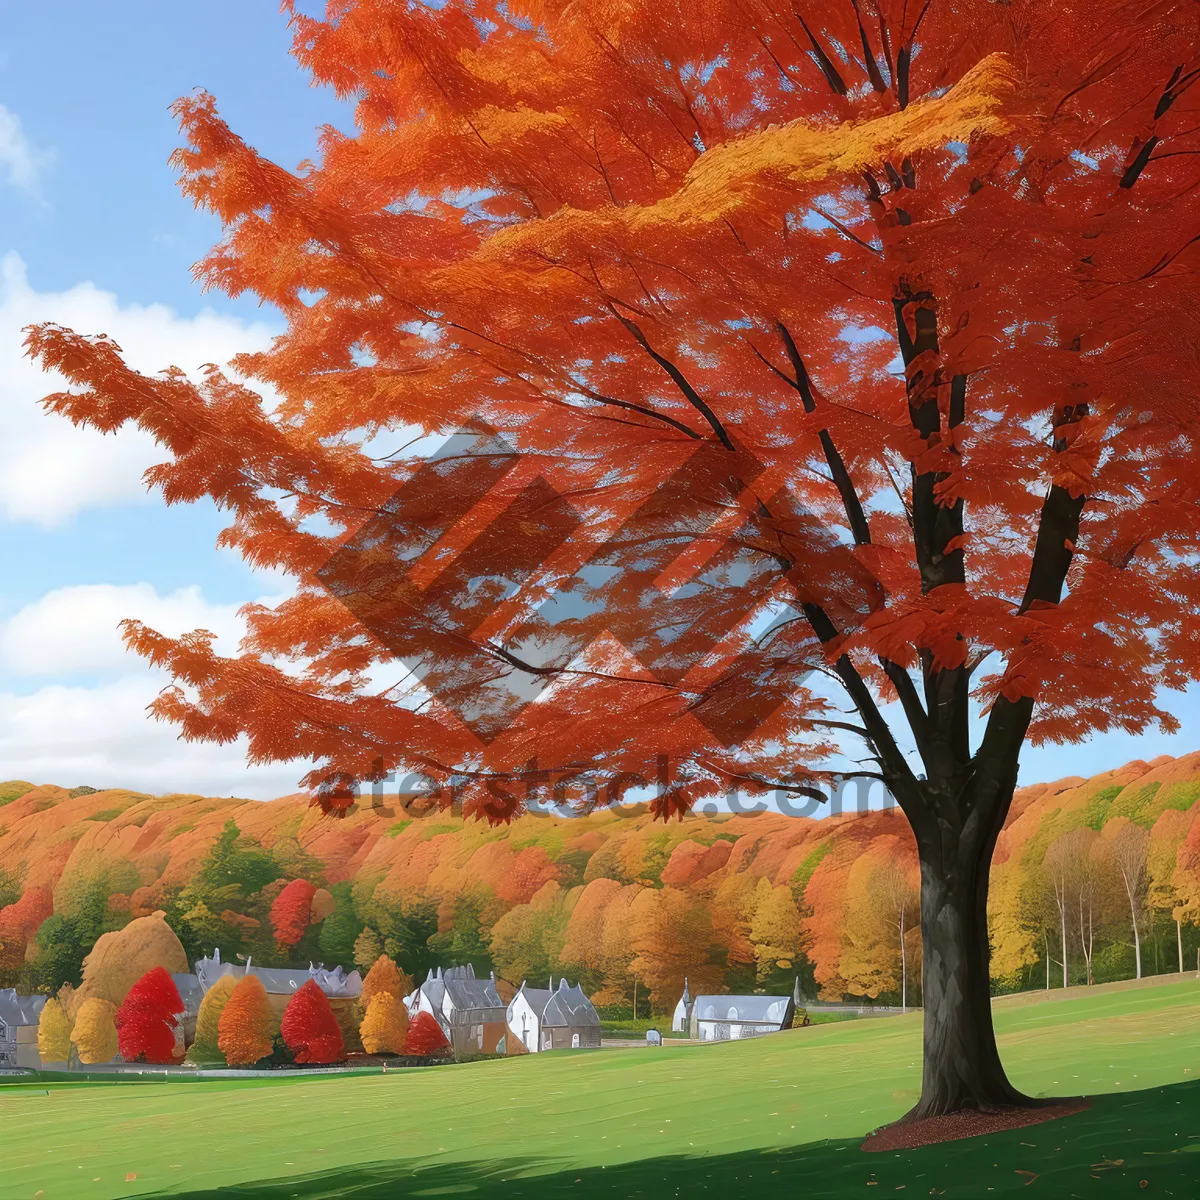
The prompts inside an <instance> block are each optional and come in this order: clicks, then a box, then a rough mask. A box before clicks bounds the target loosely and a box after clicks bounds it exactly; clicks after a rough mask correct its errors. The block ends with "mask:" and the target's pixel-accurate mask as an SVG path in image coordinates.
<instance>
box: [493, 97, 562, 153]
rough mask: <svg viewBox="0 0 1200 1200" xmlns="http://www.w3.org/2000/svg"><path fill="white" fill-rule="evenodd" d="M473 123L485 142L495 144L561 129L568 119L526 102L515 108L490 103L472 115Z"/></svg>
mask: <svg viewBox="0 0 1200 1200" xmlns="http://www.w3.org/2000/svg"><path fill="white" fill-rule="evenodd" d="M471 124H472V125H474V126H475V128H476V129H477V130H478V131H479V136H480V137H482V138H483V140H484V141H485V142H488V143H489V144H493V145H494V144H495V143H497V142H515V141H517V140H519V139H520V138H522V137H524V136H525V135H526V134H528V133H538V132H545V131H547V130H551V129H561V128H563V127H564V126H565V125H566V124H567V119H566V117H564V116H562V115H561V114H559V113H556V112H538V111H537V110H536V109H532V108H529V107H527V106H526V105H524V104H518V105H517V107H516V108H515V109H504V108H497V107H496V106H495V105H493V104H489V105H488V106H487V107H486V108H481V109H479V110H478V111H477V112H475V113H473V114H472V115H471Z"/></svg>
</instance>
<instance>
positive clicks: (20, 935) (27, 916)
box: [0, 887, 54, 970]
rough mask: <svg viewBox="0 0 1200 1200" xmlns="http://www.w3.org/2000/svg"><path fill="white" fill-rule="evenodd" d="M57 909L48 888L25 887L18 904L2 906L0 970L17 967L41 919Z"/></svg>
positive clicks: (0, 915)
mask: <svg viewBox="0 0 1200 1200" xmlns="http://www.w3.org/2000/svg"><path fill="white" fill-rule="evenodd" d="M53 911H54V899H53V895H52V893H51V891H50V889H49V888H46V887H31V888H26V889H25V891H24V892H23V893H22V894H21V898H20V899H19V900H18V901H17V902H16V903H15V904H9V905H6V906H5V907H4V908H0V970H16V969H17V968H19V967H20V965H21V963H22V962H23V961H24V959H25V951H26V948H27V947H28V946H29V943H30V942H31V941H33V937H34V934H36V933H37V931H38V929H39V928H40V926H41V924H42V922H43V921H44V920H45V919H46V918H47V917H49V916H50V915H51V914H52V913H53Z"/></svg>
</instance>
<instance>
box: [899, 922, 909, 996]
mask: <svg viewBox="0 0 1200 1200" xmlns="http://www.w3.org/2000/svg"><path fill="white" fill-rule="evenodd" d="M900 1007H901V1008H902V1009H904V1011H905V1012H908V956H907V955H906V954H905V953H904V906H903V905H901V907H900Z"/></svg>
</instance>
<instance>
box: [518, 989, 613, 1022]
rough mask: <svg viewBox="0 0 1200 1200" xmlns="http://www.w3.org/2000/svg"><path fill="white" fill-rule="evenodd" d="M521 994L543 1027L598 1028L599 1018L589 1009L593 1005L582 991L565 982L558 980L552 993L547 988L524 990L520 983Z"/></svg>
mask: <svg viewBox="0 0 1200 1200" xmlns="http://www.w3.org/2000/svg"><path fill="white" fill-rule="evenodd" d="M521 995H523V996H524V997H525V999H526V1000H527V1001H528V1002H529V1007H530V1008H532V1009H533V1011H534V1012H535V1013H537V1015H538V1019H539V1020H540V1021H541V1023H542V1024H543V1025H544V1026H547V1027H549V1028H552V1029H562V1028H572V1029H577V1028H579V1027H580V1026H594V1027H595V1028H597V1029H598V1028H599V1027H600V1018H599V1016H597V1014H596V1010H595V1009H594V1008H593V1007H592V1002H591V1001H590V1000H589V999H588V998H587V997H586V996H585V995H584V994H583V989H582V988H580V987H579V986H575V987H568V986H567V981H566V980H565V979H561V980H559V984H558V987H556V988H555V989H554V990H553V991H551V990H550V989H549V988H530V987H525V985H524V984H522V985H521Z"/></svg>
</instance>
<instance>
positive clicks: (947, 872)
mask: <svg viewBox="0 0 1200 1200" xmlns="http://www.w3.org/2000/svg"><path fill="white" fill-rule="evenodd" d="M931 841H932V842H935V843H936V844H934V845H930V844H928V843H929V842H931ZM964 841H965V839H962V838H959V837H956V836H955V835H954V834H953V833H951V832H950V831H949V830H948V829H947V828H946V827H945V826H944V825H943V826H941V827H940V828H938V829H937V830H936V833H933V836H932V837H928V836H927V837H921V836H920V835H918V847H919V850H920V854H921V935H922V938H923V939H924V964H923V974H922V996H923V1003H924V1007H925V1038H924V1042H925V1046H924V1049H925V1061H924V1071H923V1075H922V1079H921V1099H920V1102H919V1103H918V1104H917V1106H916V1108H914V1109H913V1110H912V1112H911V1113H910V1114H909V1116H908V1119H910V1120H919V1119H921V1118H924V1117H934V1116H942V1115H944V1114H946V1113H952V1112H958V1111H960V1110H962V1109H976V1110H984V1111H987V1110H991V1109H996V1108H1002V1107H1005V1106H1010V1105H1028V1104H1032V1103H1035V1101H1031V1100H1030V1099H1029V1098H1028V1097H1026V1096H1023V1095H1022V1094H1021V1093H1020V1092H1018V1091H1017V1090H1016V1088H1014V1087H1013V1086H1012V1084H1010V1083H1009V1081H1008V1077H1007V1076H1006V1075H1005V1073H1004V1067H1003V1066H1002V1065H1001V1063H1000V1055H999V1052H998V1051H997V1049H996V1035H995V1033H994V1031H993V1029H992V1001H991V984H990V978H989V973H988V958H989V949H988V940H987V891H988V871H989V868H990V865H991V858H992V848H993V846H994V845H995V836H994V835H993V836H991V837H988V838H985V839H984V841H985V842H986V845H985V846H984V847H982V848H981V849H979V850H977V851H976V852H974V853H971V852H970V851H969V850H967V848H966V846H964V845H963V842H964Z"/></svg>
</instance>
